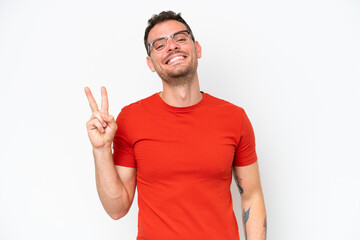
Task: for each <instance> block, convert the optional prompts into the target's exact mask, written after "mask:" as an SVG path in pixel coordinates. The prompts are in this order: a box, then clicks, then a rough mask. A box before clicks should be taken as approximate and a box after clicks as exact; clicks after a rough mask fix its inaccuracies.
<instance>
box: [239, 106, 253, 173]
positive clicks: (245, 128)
mask: <svg viewBox="0 0 360 240" xmlns="http://www.w3.org/2000/svg"><path fill="white" fill-rule="evenodd" d="M256 161H257V155H256V150H255V135H254V130H253V128H252V126H251V123H250V120H249V118H248V117H247V115H246V113H245V112H244V111H243V119H242V123H241V129H240V140H239V144H238V146H237V147H236V150H235V157H234V166H236V167H242V166H247V165H250V164H252V163H254V162H256Z"/></svg>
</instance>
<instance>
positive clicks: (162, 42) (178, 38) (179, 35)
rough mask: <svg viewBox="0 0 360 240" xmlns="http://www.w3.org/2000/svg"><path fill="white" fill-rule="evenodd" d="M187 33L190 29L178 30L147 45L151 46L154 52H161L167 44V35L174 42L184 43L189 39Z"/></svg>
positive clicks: (188, 33)
mask: <svg viewBox="0 0 360 240" xmlns="http://www.w3.org/2000/svg"><path fill="white" fill-rule="evenodd" d="M189 35H190V30H182V31H178V32H176V33H173V34H172V35H170V36H167V37H161V38H157V39H155V40H154V41H152V42H151V43H149V44H148V46H149V47H152V48H153V49H154V51H155V52H162V51H164V50H165V49H166V48H167V46H168V39H169V37H171V38H172V39H173V40H174V42H176V43H178V44H184V43H186V42H188V41H189V39H190V37H189ZM148 54H150V48H149V49H148Z"/></svg>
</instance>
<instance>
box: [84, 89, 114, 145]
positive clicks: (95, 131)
mask: <svg viewBox="0 0 360 240" xmlns="http://www.w3.org/2000/svg"><path fill="white" fill-rule="evenodd" d="M85 94H86V97H87V99H88V101H89V104H90V108H91V111H92V115H91V118H90V120H89V121H87V123H86V128H87V132H88V135H89V139H90V142H91V144H92V145H93V148H96V149H101V148H104V147H111V143H112V141H113V139H114V136H115V132H116V129H117V125H116V121H115V119H114V117H113V116H111V115H109V112H108V110H109V102H108V96H107V92H106V88H105V87H101V109H100V110H99V109H98V105H97V104H96V101H95V99H94V97H93V95H92V93H91V91H90V89H89V88H88V87H86V88H85Z"/></svg>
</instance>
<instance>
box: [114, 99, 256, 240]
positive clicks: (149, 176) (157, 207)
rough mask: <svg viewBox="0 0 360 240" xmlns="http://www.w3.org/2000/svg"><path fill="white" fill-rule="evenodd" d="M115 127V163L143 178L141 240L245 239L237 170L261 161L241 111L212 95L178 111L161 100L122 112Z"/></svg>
mask: <svg viewBox="0 0 360 240" xmlns="http://www.w3.org/2000/svg"><path fill="white" fill-rule="evenodd" d="M116 122H117V125H118V130H117V132H116V134H115V138H114V143H113V149H114V153H113V158H114V163H115V164H116V165H121V166H126V167H134V168H135V167H136V170H137V171H136V180H137V191H138V205H139V216H138V236H137V240H185V239H186V240H191V239H196V240H223V239H224V240H238V239H239V231H238V224H237V221H236V218H235V215H234V211H233V205H232V197H231V192H230V185H231V180H232V167H233V166H246V165H249V164H252V163H254V162H256V160H257V157H256V152H255V139H254V133H253V129H252V126H251V123H250V121H249V119H248V118H247V116H246V114H245V112H244V110H243V109H242V108H240V107H238V106H236V105H234V104H231V103H229V102H227V101H224V100H221V99H218V98H215V97H213V96H211V95H209V94H207V93H203V97H202V99H201V101H200V102H198V103H197V104H195V105H192V106H189V107H173V106H170V105H168V104H166V103H165V102H164V101H163V100H162V99H161V97H160V95H159V93H156V94H154V95H152V96H150V97H147V98H145V99H142V100H140V101H138V102H135V103H133V104H130V105H128V106H126V107H124V108H123V109H122V110H121V112H120V114H119V116H118V117H117V120H116ZM238 207H239V208H240V206H238Z"/></svg>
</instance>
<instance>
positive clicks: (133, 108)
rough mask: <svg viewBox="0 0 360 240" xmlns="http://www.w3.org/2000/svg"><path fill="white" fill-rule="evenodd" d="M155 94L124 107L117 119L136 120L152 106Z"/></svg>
mask: <svg viewBox="0 0 360 240" xmlns="http://www.w3.org/2000/svg"><path fill="white" fill-rule="evenodd" d="M156 94H157V93H155V94H153V95H151V96H148V97H146V98H143V99H140V100H138V101H136V102H133V103H130V104H128V105H126V106H124V107H123V108H122V109H121V111H120V113H119V115H118V117H117V118H118V119H120V118H138V117H139V116H141V115H142V114H143V113H144V111H146V108H148V106H149V105H152V104H153V102H154V101H155V95H156Z"/></svg>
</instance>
